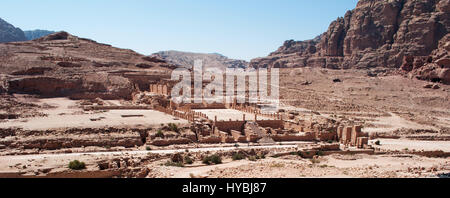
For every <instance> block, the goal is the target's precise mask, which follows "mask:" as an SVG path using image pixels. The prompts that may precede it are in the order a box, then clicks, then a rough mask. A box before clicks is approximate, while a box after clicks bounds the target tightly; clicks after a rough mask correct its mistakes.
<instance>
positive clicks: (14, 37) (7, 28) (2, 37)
mask: <svg viewBox="0 0 450 198" xmlns="http://www.w3.org/2000/svg"><path fill="white" fill-rule="evenodd" d="M26 40H27V38H26V37H25V34H24V33H23V31H22V30H21V29H19V28H16V27H14V26H13V25H11V24H9V23H8V22H6V21H4V20H3V19H1V18H0V43H6V42H15V41H26Z"/></svg>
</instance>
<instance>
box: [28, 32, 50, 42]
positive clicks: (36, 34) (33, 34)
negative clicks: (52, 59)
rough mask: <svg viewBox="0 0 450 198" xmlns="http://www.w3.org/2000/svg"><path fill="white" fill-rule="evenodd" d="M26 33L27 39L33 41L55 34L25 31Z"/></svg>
mask: <svg viewBox="0 0 450 198" xmlns="http://www.w3.org/2000/svg"><path fill="white" fill-rule="evenodd" d="M24 33H25V37H26V38H27V40H29V41H31V40H34V39H38V38H41V37H44V36H47V35H49V34H53V33H55V32H54V31H48V30H27V31H24Z"/></svg>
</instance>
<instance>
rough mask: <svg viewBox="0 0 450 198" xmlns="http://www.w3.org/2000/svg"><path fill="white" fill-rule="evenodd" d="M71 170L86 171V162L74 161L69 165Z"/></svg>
mask: <svg viewBox="0 0 450 198" xmlns="http://www.w3.org/2000/svg"><path fill="white" fill-rule="evenodd" d="M69 168H70V169H72V170H83V169H86V164H85V163H84V162H80V161H78V160H74V161H71V162H70V163H69Z"/></svg>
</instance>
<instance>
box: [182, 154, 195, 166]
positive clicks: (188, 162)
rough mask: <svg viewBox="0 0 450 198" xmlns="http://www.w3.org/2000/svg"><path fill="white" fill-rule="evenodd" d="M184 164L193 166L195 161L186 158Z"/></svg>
mask: <svg viewBox="0 0 450 198" xmlns="http://www.w3.org/2000/svg"><path fill="white" fill-rule="evenodd" d="M184 163H185V164H193V163H194V160H192V159H191V158H190V157H189V156H187V155H186V156H184Z"/></svg>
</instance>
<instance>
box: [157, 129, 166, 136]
mask: <svg viewBox="0 0 450 198" xmlns="http://www.w3.org/2000/svg"><path fill="white" fill-rule="evenodd" d="M156 137H160V138H164V133H163V132H162V130H161V129H159V130H158V132H156Z"/></svg>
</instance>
